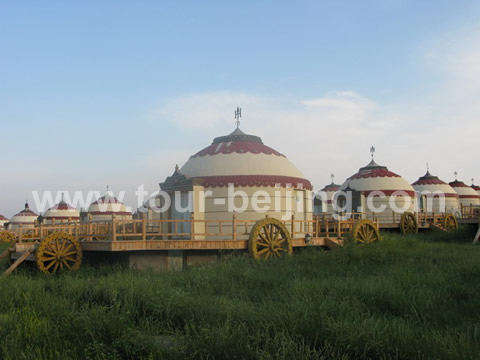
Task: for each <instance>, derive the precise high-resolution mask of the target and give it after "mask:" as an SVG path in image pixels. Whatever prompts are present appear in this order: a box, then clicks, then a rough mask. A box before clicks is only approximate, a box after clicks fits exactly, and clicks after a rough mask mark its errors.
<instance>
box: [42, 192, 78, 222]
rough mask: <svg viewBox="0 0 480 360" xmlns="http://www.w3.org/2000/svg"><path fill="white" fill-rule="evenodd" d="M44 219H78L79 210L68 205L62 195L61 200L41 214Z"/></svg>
mask: <svg viewBox="0 0 480 360" xmlns="http://www.w3.org/2000/svg"><path fill="white" fill-rule="evenodd" d="M43 218H44V219H45V220H63V219H72V220H78V219H80V212H79V211H78V210H77V209H75V208H74V207H72V206H70V205H68V204H67V203H66V202H65V201H64V200H63V196H62V200H61V201H60V202H59V203H58V204H56V205H54V206H52V207H51V208H50V209H48V210H47V211H46V212H45V214H44V215H43Z"/></svg>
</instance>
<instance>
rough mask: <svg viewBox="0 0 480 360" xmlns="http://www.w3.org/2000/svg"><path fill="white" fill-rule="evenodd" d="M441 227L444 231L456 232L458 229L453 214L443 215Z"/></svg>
mask: <svg viewBox="0 0 480 360" xmlns="http://www.w3.org/2000/svg"><path fill="white" fill-rule="evenodd" d="M443 227H444V228H445V230H457V229H458V221H457V218H456V217H455V216H453V214H445V217H444V218H443Z"/></svg>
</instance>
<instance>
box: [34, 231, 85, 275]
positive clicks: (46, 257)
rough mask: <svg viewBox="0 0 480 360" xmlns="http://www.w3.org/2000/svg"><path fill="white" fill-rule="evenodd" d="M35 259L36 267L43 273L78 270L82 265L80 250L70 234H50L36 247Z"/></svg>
mask: <svg viewBox="0 0 480 360" xmlns="http://www.w3.org/2000/svg"><path fill="white" fill-rule="evenodd" d="M36 259H37V260H36V262H37V267H38V268H39V269H40V270H41V271H43V272H45V273H53V274H54V273H56V272H57V270H59V269H60V270H66V269H69V270H78V269H79V268H80V265H81V264H82V248H81V247H80V244H79V243H78V241H77V240H76V239H75V237H73V236H72V235H70V234H66V233H55V234H50V235H48V236H47V237H46V238H45V239H43V240H42V242H41V243H40V245H39V246H38V248H37V253H36Z"/></svg>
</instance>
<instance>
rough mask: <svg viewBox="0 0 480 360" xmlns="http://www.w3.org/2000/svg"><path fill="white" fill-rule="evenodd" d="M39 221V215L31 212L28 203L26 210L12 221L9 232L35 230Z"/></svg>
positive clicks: (9, 224)
mask: <svg viewBox="0 0 480 360" xmlns="http://www.w3.org/2000/svg"><path fill="white" fill-rule="evenodd" d="M37 219H38V214H36V213H34V212H33V211H32V210H30V208H29V207H28V202H27V203H25V208H24V209H23V210H22V211H20V212H19V213H18V214H16V215H14V216H13V217H12V218H11V219H10V221H9V223H8V230H12V231H17V230H19V229H20V228H22V229H23V230H28V229H33V228H34V227H35V223H36V222H37Z"/></svg>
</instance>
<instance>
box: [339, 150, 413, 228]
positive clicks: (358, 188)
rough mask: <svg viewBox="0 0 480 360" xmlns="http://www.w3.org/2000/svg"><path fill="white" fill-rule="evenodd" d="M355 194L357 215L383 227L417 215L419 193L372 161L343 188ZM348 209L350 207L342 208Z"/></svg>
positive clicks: (400, 178) (353, 203)
mask: <svg viewBox="0 0 480 360" xmlns="http://www.w3.org/2000/svg"><path fill="white" fill-rule="evenodd" d="M340 189H341V190H343V191H345V192H347V193H348V192H351V194H352V199H351V200H352V204H351V205H352V209H346V211H349V210H352V211H353V212H362V213H364V214H365V215H366V217H367V218H369V219H378V221H379V223H380V224H382V223H383V224H386V223H392V221H393V220H394V219H398V218H399V217H401V214H403V213H404V212H416V209H417V204H416V201H417V200H416V193H415V189H414V188H413V187H412V186H411V185H410V184H409V183H408V181H406V180H405V179H404V178H402V177H401V176H400V175H397V174H395V173H394V172H392V171H390V170H388V168H387V167H386V166H381V165H378V164H377V163H375V161H374V160H373V156H372V161H371V162H370V163H369V164H368V165H367V166H364V167H362V168H360V170H359V171H358V172H357V173H356V174H354V175H352V176H350V177H349V178H348V179H347V180H346V181H345V183H343V185H342V186H341V188H340ZM341 205H343V206H346V207H348V204H346V203H344V204H341Z"/></svg>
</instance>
